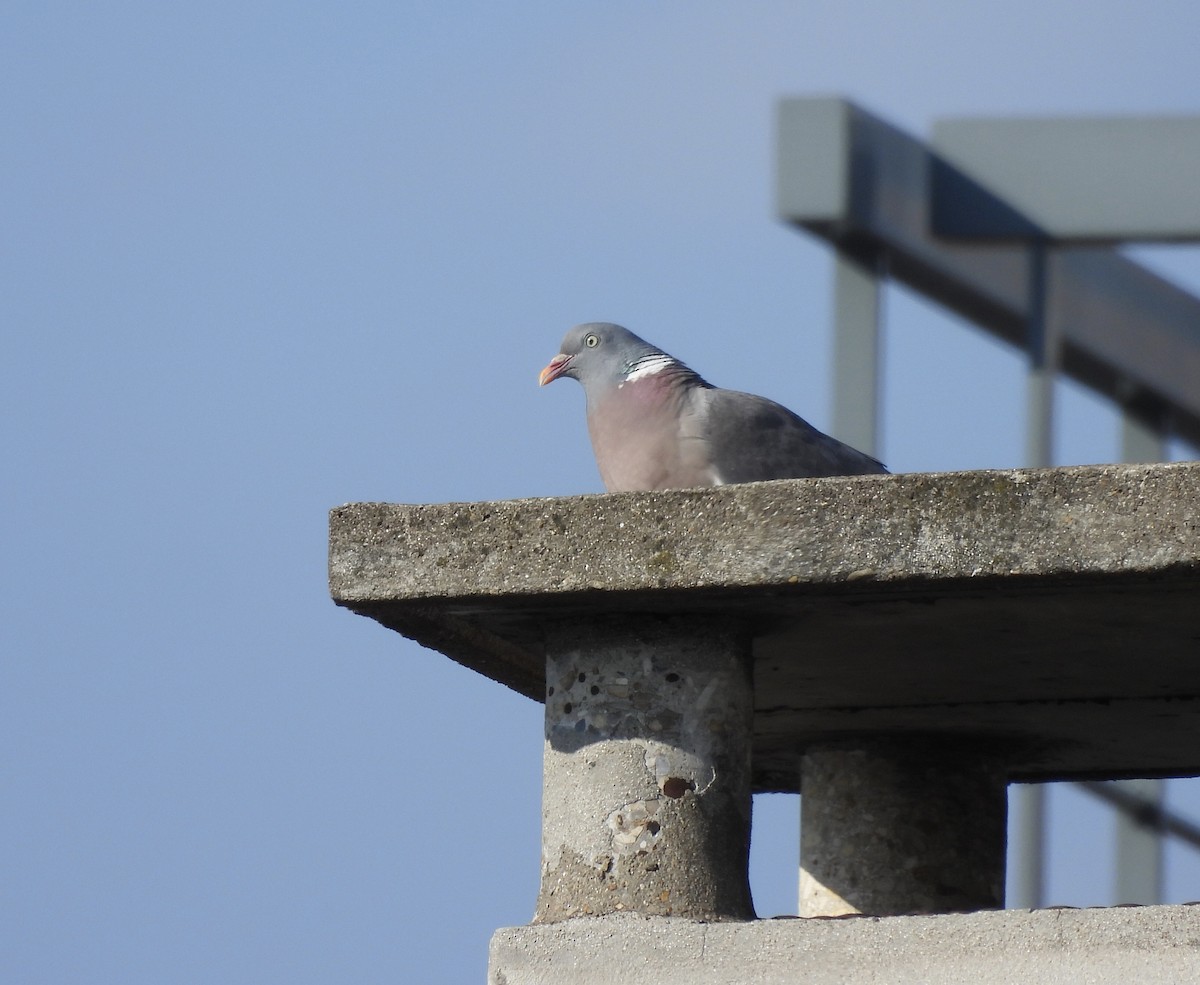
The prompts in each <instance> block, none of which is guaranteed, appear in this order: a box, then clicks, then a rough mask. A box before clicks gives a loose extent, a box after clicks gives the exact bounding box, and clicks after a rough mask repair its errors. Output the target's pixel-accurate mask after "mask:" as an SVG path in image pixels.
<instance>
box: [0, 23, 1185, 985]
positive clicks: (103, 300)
mask: <svg viewBox="0 0 1200 985" xmlns="http://www.w3.org/2000/svg"><path fill="white" fill-rule="evenodd" d="M1197 37H1200V7H1198V6H1197V5H1196V4H1195V3H1194V2H1191V0H1189V2H1174V0H1156V3H1155V4H1153V5H1152V6H1148V5H1146V4H1145V3H1124V2H1113V0H1109V2H1098V3H1089V4H1084V3H1074V2H1073V3H1066V2H1055V0H1008V2H1005V3H977V4H963V3H961V2H959V3H951V2H942V0H929V2H915V3H908V4H892V3H882V2H875V3H864V2H843V3H840V4H836V5H833V4H821V5H816V4H797V3H766V2H764V3H745V4H737V5H725V4H715V3H708V2H693V3H688V4H683V3H657V4H634V3H628V2H618V3H609V4H603V5H598V4H588V5H583V4H553V3H516V4H505V5H497V4H484V3H478V2H465V3H461V4H456V5H434V4H412V3H399V4H397V3H350V4H337V5H334V4H312V3H306V4H282V3H270V2H256V0H249V2H245V0H243V2H239V3H237V4H233V3H222V2H217V3H210V4H204V5H191V6H189V5H178V4H161V3H109V4H103V5H100V4H96V5H85V4H79V3H56V2H53V0H50V2H46V0H42V2H38V3H28V2H22V0H12V2H10V3H8V4H6V5H5V6H4V9H3V10H2V11H0V121H2V123H3V130H4V133H5V134H6V139H5V140H4V141H3V142H2V143H0V215H2V216H3V228H4V236H3V238H2V240H0V285H2V286H0V325H2V326H3V332H4V339H5V355H6V358H4V359H3V361H0V374H2V377H0V411H2V412H3V413H2V420H3V424H2V426H0V440H2V442H3V459H4V461H5V463H6V465H7V467H6V468H5V470H4V472H3V473H2V474H0V490H2V493H3V506H4V509H3V511H2V516H0V524H3V531H2V533H3V542H4V544H5V548H6V550H5V555H6V560H7V563H5V564H4V565H3V568H2V569H0V571H2V577H3V586H2V588H3V590H2V591H0V605H2V606H3V609H4V612H3V625H4V627H5V640H6V645H5V648H4V649H5V658H4V660H3V662H2V663H0V748H2V749H3V756H2V759H0V762H2V764H3V776H4V779H3V783H2V784H0V791H2V793H0V797H3V798H4V802H3V804H2V805H0V808H2V809H0V817H2V818H3V822H2V824H3V829H4V833H5V842H6V851H5V864H4V868H5V871H4V872H3V877H2V879H0V906H2V907H3V914H2V921H3V924H4V926H5V928H6V929H5V933H4V940H3V942H0V978H2V979H3V980H5V981H11V982H22V983H42V982H45V983H55V985H60V983H74V982H81V983H82V982H88V983H97V982H121V983H127V985H128V983H141V982H147V983H149V982H155V983H157V982H164V981H170V982H178V983H186V982H197V983H199V982H205V983H208V982H214V981H220V982H229V983H238V982H247V983H249V982H254V983H270V982H288V983H289V985H297V983H324V982H333V981H338V982H342V981H359V982H375V981H380V982H383V981H396V980H401V979H403V980H409V981H427V982H452V981H454V982H457V981H465V980H471V979H472V976H474V980H482V976H483V974H484V966H485V961H486V947H487V940H488V937H489V935H490V934H491V932H492V930H493V929H494V928H496V927H498V926H502V925H510V924H517V923H524V922H525V921H527V920H528V919H529V917H530V915H531V913H532V909H533V903H534V896H535V893H536V880H537V868H538V836H539V802H538V800H539V795H540V753H541V714H540V706H538V705H536V704H535V703H533V702H530V701H528V700H526V699H524V698H521V697H518V696H517V695H515V694H512V693H510V692H508V691H506V690H505V689H503V688H501V687H499V686H498V685H495V684H492V683H491V682H489V681H486V680H484V679H482V678H479V677H477V676H475V675H473V674H471V673H469V672H467V671H465V670H463V669H462V668H460V667H458V666H457V665H455V664H453V663H451V662H450V661H449V660H447V659H446V658H444V657H441V656H440V655H438V654H435V653H432V652H429V651H424V650H421V649H419V648H418V647H416V646H415V645H413V644H410V643H408V642H407V641H404V640H402V639H400V638H399V637H397V636H395V635H394V634H390V633H388V632H386V631H385V630H383V629H381V628H380V627H378V626H377V625H375V624H373V623H371V622H368V621H367V620H365V619H361V618H358V617H354V616H351V615H350V614H348V613H346V612H344V611H341V610H338V609H336V608H335V607H334V606H333V605H332V603H331V602H330V601H329V599H328V595H327V590H326V586H325V534H326V511H327V510H328V508H329V507H331V506H334V505H337V504H339V503H342V502H347V501H355V500H394V501H401V502H434V501H443V500H486V499H500V498H509V497H521V496H542V495H560V494H572V493H581V492H593V491H598V490H599V488H600V486H599V479H598V477H597V475H596V472H595V468H594V465H593V463H592V460H591V453H590V449H589V447H588V443H587V438H586V432H585V430H584V422H583V407H582V395H581V393H580V392H578V388H577V387H574V386H572V385H570V384H566V383H561V384H559V385H558V386H555V387H550V388H548V389H546V390H542V391H539V390H538V388H537V386H536V376H537V371H538V370H539V369H540V368H541V367H542V366H543V365H544V364H545V363H546V361H547V360H548V359H549V357H550V356H552V355H553V354H554V353H555V352H556V351H557V346H558V342H559V340H560V338H561V337H562V334H563V333H564V332H565V330H566V329H567V328H568V327H570V325H572V324H574V323H576V322H580V321H588V320H601V319H603V320H614V321H620V322H623V323H625V324H627V325H629V327H631V328H632V329H634V330H635V331H637V332H638V333H640V334H642V335H645V336H646V337H647V338H650V339H651V340H653V341H654V342H656V343H658V344H660V345H662V346H663V347H664V348H666V349H668V350H669V351H671V352H672V353H674V354H675V355H677V356H679V357H680V358H683V359H685V360H686V361H688V362H689V363H690V364H691V365H693V366H694V367H695V368H696V369H697V370H699V371H700V372H702V373H704V375H705V376H707V377H708V378H709V379H710V380H712V381H713V382H715V383H718V384H721V385H726V386H732V387H736V388H739V389H746V390H752V391H756V392H760V393H764V394H766V395H768V396H771V397H774V398H776V399H779V400H781V401H783V402H785V403H787V404H788V405H789V406H791V407H792V408H793V409H795V410H797V411H798V412H800V413H802V414H804V415H805V416H807V417H808V418H810V419H811V420H812V421H813V422H814V423H816V424H817V425H819V426H828V409H829V403H830V394H829V386H828V367H829V363H830V343H829V322H830V305H829V300H830V280H829V278H830V263H829V258H828V255H827V253H826V251H825V248H824V247H823V246H821V245H820V244H818V243H815V242H813V241H811V240H809V239H807V238H805V237H804V236H802V235H800V234H797V233H796V232H794V231H792V230H789V229H787V228H785V227H783V226H782V225H781V224H779V223H778V222H777V221H776V220H775V218H774V216H773V214H772V200H771V196H772V187H773V184H772V182H773V145H774V139H773V117H774V107H775V104H776V101H777V100H778V99H779V98H780V97H782V96H786V95H805V94H829V93H837V94H844V95H847V96H849V97H851V98H854V99H856V100H858V101H860V102H861V103H862V104H863V105H865V106H866V107H867V108H868V109H871V110H873V111H875V112H877V113H879V114H880V115H882V116H884V117H886V118H888V119H890V120H892V121H893V122H895V123H897V124H899V125H901V126H903V127H905V128H907V129H908V130H910V131H911V132H914V133H917V134H924V133H927V132H928V129H929V127H930V125H931V123H932V121H933V120H934V119H936V118H939V117H943V116H962V115H998V114H1004V115H1020V114H1031V115H1032V114H1102V113H1191V114H1195V113H1200V67H1197V60H1196V38H1197ZM1142 255H1143V256H1145V257H1147V258H1148V261H1149V262H1152V263H1153V264H1155V265H1156V267H1157V268H1158V269H1160V270H1162V271H1164V272H1166V273H1167V274H1168V275H1170V276H1172V277H1174V278H1175V279H1177V280H1179V281H1180V282H1181V283H1183V284H1185V285H1187V286H1189V287H1190V288H1191V289H1192V290H1194V291H1197V292H1200V250H1197V249H1196V248H1171V249H1165V248H1158V249H1154V250H1150V251H1145V252H1143V254H1142ZM886 308H887V329H886V351H887V388H886V396H885V401H884V444H883V448H882V453H883V456H884V457H885V459H886V460H887V462H888V464H889V465H890V466H891V467H892V468H893V469H894V470H924V469H959V468H974V467H989V466H995V467H1009V466H1013V465H1018V464H1020V462H1021V439H1022V433H1023V432H1022V426H1021V419H1020V409H1021V404H1022V398H1023V394H1022V390H1021V386H1022V375H1021V373H1022V370H1021V363H1020V360H1019V359H1018V357H1017V356H1016V355H1015V354H1013V353H1011V352H1008V351H1007V350H1005V349H1003V348H1001V347H1000V346H998V345H997V344H995V343H993V342H991V341H989V340H987V339H986V338H984V337H983V336H982V335H981V334H979V333H978V332H976V331H974V330H971V329H966V330H964V326H962V325H961V324H960V323H959V322H957V321H956V320H954V319H951V318H949V317H946V316H945V315H943V314H941V313H939V312H938V311H936V310H934V309H933V308H931V307H930V306H929V305H928V304H927V303H925V302H924V301H922V300H920V299H918V298H914V297H912V296H911V295H908V294H906V293H905V292H903V291H900V290H892V291H890V292H889V294H888V298H887V304H886ZM1060 396H1061V410H1062V423H1063V429H1062V433H1061V437H1060V441H1059V448H1058V457H1059V460H1060V461H1061V462H1063V463H1074V462H1086V461H1103V460H1109V459H1112V458H1114V457H1115V455H1116V447H1117V444H1116V441H1117V439H1116V429H1115V425H1116V422H1115V417H1114V415H1113V414H1112V412H1111V410H1109V409H1108V408H1106V407H1105V406H1103V405H1102V404H1100V403H1099V402H1098V401H1096V400H1095V399H1094V398H1092V397H1090V396H1089V395H1087V394H1086V393H1083V392H1082V391H1080V390H1078V389H1077V388H1075V387H1072V386H1064V387H1062V388H1061V393H1060ZM1175 453H1176V454H1177V455H1185V454H1191V452H1188V451H1187V450H1186V449H1183V448H1176V450H1175ZM1171 798H1172V802H1173V803H1174V804H1176V805H1177V806H1179V807H1180V808H1181V809H1185V810H1189V811H1190V812H1191V813H1192V814H1193V815H1197V814H1200V796H1198V795H1197V794H1196V793H1194V792H1192V791H1191V788H1190V787H1189V786H1188V785H1187V784H1184V783H1178V784H1174V785H1172V790H1171ZM756 810H757V812H758V818H759V821H758V823H757V825H756V829H755V835H756V847H755V861H754V886H755V893H756V899H757V902H758V906H759V910H760V912H761V913H764V914H768V915H769V914H772V913H781V912H789V911H790V910H792V909H793V908H794V897H795V864H796V854H797V852H796V846H795V830H794V828H795V824H796V816H797V814H798V808H797V805H796V799H795V798H760V799H759V801H758V803H757V805H756ZM1051 821H1052V830H1053V838H1052V849H1053V850H1055V852H1056V862H1055V866H1054V869H1053V871H1052V874H1051V881H1050V890H1051V892H1050V895H1051V898H1052V902H1056V903H1073V904H1088V903H1105V902H1108V900H1109V893H1110V888H1109V885H1108V880H1107V877H1106V875H1105V873H1104V871H1103V867H1101V866H1097V865H1096V864H1095V859H1096V858H1098V857H1102V853H1103V851H1104V850H1105V845H1106V843H1107V838H1108V827H1107V825H1108V823H1109V822H1108V821H1107V820H1106V818H1105V816H1104V815H1103V814H1101V813H1100V812H1098V811H1097V810H1096V809H1095V808H1094V807H1093V806H1092V805H1091V804H1090V803H1089V802H1088V801H1087V800H1086V798H1084V797H1083V795H1081V794H1078V793H1075V792H1072V791H1069V790H1065V791H1061V792H1056V793H1055V794H1054V796H1053V797H1052V800H1051ZM1168 890H1169V892H1170V893H1171V894H1172V898H1174V899H1193V898H1196V897H1200V864H1198V863H1197V862H1196V860H1195V859H1192V858H1189V857H1187V856H1186V855H1184V854H1182V853H1174V854H1172V856H1171V858H1170V873H1169V877H1168Z"/></svg>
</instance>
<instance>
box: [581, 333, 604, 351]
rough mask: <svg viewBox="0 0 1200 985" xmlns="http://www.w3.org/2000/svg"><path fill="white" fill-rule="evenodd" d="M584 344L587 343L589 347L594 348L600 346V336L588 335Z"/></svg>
mask: <svg viewBox="0 0 1200 985" xmlns="http://www.w3.org/2000/svg"><path fill="white" fill-rule="evenodd" d="M583 344H584V345H586V346H587V347H588V348H589V349H594V348H596V346H598V345H599V344H600V336H599V335H588V336H586V337H585V338H584V340H583Z"/></svg>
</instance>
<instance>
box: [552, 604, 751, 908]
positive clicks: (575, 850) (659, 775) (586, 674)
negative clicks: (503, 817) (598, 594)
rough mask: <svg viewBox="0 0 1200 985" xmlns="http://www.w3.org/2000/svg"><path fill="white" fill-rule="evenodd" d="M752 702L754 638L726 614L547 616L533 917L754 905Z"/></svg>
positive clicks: (749, 906)
mask: <svg viewBox="0 0 1200 985" xmlns="http://www.w3.org/2000/svg"><path fill="white" fill-rule="evenodd" d="M753 710H754V707H753V693H752V689H751V663H750V638H749V636H748V634H746V633H745V632H744V631H743V630H742V629H741V628H740V626H738V625H737V624H735V623H733V622H731V621H730V620H728V619H721V620H716V619H714V620H708V619H704V618H696V617H693V616H688V617H675V616H659V617H654V616H640V615H629V614H615V615H611V616H607V617H595V618H578V619H571V620H569V621H567V620H563V621H558V622H554V623H552V624H550V625H549V626H548V627H547V630H546V745H545V766H544V774H543V788H542V883H541V892H540V893H539V895H538V903H537V914H536V916H535V922H537V923H544V922H551V921H555V920H562V919H565V918H568V917H576V916H583V915H594V914H606V913H617V912H623V911H625V912H636V913H643V914H656V915H666V916H684V917H690V918H693V919H705V920H711V919H752V918H753V916H754V909H753V906H752V904H751V902H750V884H749V879H748V874H747V865H748V860H749V848H750V738H751V728H752V725H753Z"/></svg>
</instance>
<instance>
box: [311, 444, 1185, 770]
mask: <svg viewBox="0 0 1200 985" xmlns="http://www.w3.org/2000/svg"><path fill="white" fill-rule="evenodd" d="M330 587H331V591H332V594H333V597H334V599H335V601H336V602H337V603H338V604H339V605H343V606H346V607H348V608H350V609H352V610H354V611H355V612H359V613H361V614H363V615H367V616H370V617H372V618H374V619H377V620H378V621H379V622H381V623H382V624H383V625H385V626H388V627H390V628H392V629H395V630H397V631H399V632H401V633H403V634H404V635H406V636H409V637H411V638H413V639H415V640H417V641H419V642H420V643H422V644H424V645H425V646H428V647H432V648H434V649H437V650H440V651H441V652H443V653H445V654H447V655H449V656H451V657H453V658H454V659H456V660H458V661H460V662H462V663H464V664H466V665H467V666H469V667H472V668H474V669H475V670H477V671H479V672H481V673H484V674H487V675H488V676H490V677H492V678H494V679H495V680H497V681H500V682H501V683H503V684H506V685H508V686H509V687H512V688H514V689H516V690H518V691H520V692H521V693H523V694H526V695H529V696H530V697H534V698H536V699H538V700H541V699H542V698H543V693H544V687H545V681H544V673H545V670H544V668H545V644H544V640H543V632H544V628H545V626H546V624H547V620H571V619H573V618H575V617H577V616H578V615H579V614H581V613H588V614H591V615H596V614H604V613H607V614H611V615H612V616H613V617H614V618H619V616H620V614H621V613H630V612H638V613H651V614H654V613H662V614H677V613H681V612H682V613H687V612H697V613H701V612H703V613H705V614H707V615H710V616H712V615H715V614H723V615H725V616H727V617H728V618H730V619H736V620H741V621H743V623H744V624H745V625H746V626H748V627H749V628H750V631H751V632H752V634H753V636H754V641H755V642H754V660H755V668H754V670H755V708H756V712H755V737H754V771H755V789H757V790H795V789H797V785H798V779H797V774H798V768H797V764H798V757H799V756H800V754H802V752H803V751H804V749H805V747H806V745H807V744H809V743H811V742H813V741H815V740H816V739H818V738H821V739H825V740H827V739H829V738H836V737H838V736H846V737H848V738H853V737H855V736H862V735H872V736H877V735H896V734H909V735H931V734H932V735H941V736H948V737H950V738H951V739H952V740H954V741H957V740H958V739H959V738H966V737H971V738H972V739H977V740H982V741H985V742H987V743H989V744H992V745H994V746H995V747H997V748H1003V749H1004V750H1005V755H1006V757H1007V759H1008V762H1009V763H1010V769H1011V775H1012V776H1013V778H1015V779H1037V780H1043V779H1065V778H1078V777H1089V776H1091V777H1119V776H1172V775H1196V774H1200V741H1197V740H1198V739H1200V464H1197V463H1177V464H1172V465H1151V466H1146V465H1103V466H1083V467H1075V468H1061V469H1044V470H1014V471H985V472H960V473H940V474H911V475H895V476H867V477H860V478H846V479H840V478H838V479H814V480H795V481H784V482H769V483H755V484H748V485H741V486H725V487H720V488H715V489H702V490H685V491H672V492H654V493H624V494H617V495H600V496H583V497H572V498H562V499H531V500H514V501H507V502H491V503H449V504H436V505H397V504H384V503H363V504H352V505H348V506H343V507H339V508H337V509H335V510H333V511H332V513H331V515H330Z"/></svg>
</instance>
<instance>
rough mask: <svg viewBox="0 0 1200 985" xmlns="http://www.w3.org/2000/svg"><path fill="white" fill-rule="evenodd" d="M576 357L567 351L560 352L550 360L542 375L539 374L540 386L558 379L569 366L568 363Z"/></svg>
mask: <svg viewBox="0 0 1200 985" xmlns="http://www.w3.org/2000/svg"><path fill="white" fill-rule="evenodd" d="M574 358H575V357H574V356H568V355H566V354H565V353H562V352H560V353H559V354H558V355H557V356H555V357H554V358H553V359H551V360H550V365H549V366H547V367H546V368H545V369H543V370H542V372H541V375H539V376H538V386H545V385H546V384H547V383H550V382H552V381H554V380H557V379H558V378H559V377H560V376H562V374H563V372H564V371H565V370H566V368H567V365H568V364H569V363H570V362H571V360H572V359H574Z"/></svg>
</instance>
